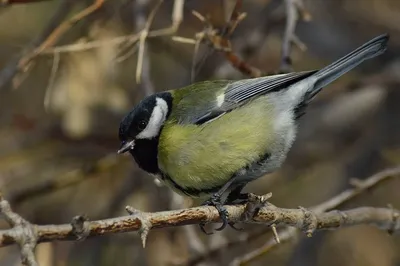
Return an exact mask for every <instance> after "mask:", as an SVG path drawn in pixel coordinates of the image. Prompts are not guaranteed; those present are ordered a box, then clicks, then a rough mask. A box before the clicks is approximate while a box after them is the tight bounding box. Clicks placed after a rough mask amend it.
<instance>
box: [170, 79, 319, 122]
mask: <svg viewBox="0 0 400 266" xmlns="http://www.w3.org/2000/svg"><path fill="white" fill-rule="evenodd" d="M315 72H316V71H304V72H293V73H288V74H281V75H274V76H268V77H262V78H254V79H246V80H239V81H226V83H221V84H219V85H224V87H225V90H222V89H223V88H224V87H222V88H221V87H220V90H216V89H215V87H214V86H212V85H213V84H211V83H209V84H208V85H209V87H208V88H203V89H202V90H196V91H187V92H186V93H185V96H184V97H183V98H182V99H181V100H180V101H179V103H178V104H177V105H176V106H175V110H174V111H173V113H174V114H173V116H175V118H176V119H177V121H178V123H180V124H203V123H206V122H209V121H210V120H212V119H215V118H217V117H218V116H220V115H223V114H224V113H227V112H229V111H231V110H233V109H235V108H238V107H240V106H242V105H243V104H245V103H247V102H248V101H250V100H252V99H254V98H256V97H259V96H261V95H264V94H266V93H269V92H274V91H279V90H281V89H285V88H287V87H288V86H290V85H292V84H293V83H295V82H297V81H300V80H302V79H304V78H307V77H309V76H310V75H312V74H314V73H315ZM188 89H189V88H188ZM189 90H190V89H189ZM213 92H214V93H213ZM203 93H204V95H203ZM218 93H220V95H218Z"/></svg>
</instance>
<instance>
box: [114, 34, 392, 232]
mask: <svg viewBox="0 0 400 266" xmlns="http://www.w3.org/2000/svg"><path fill="white" fill-rule="evenodd" d="M388 41H389V35H388V34H383V35H380V36H377V37H375V38H373V39H371V40H370V41H368V42H366V43H364V44H363V45H361V46H360V47H358V48H357V49H355V50H353V51H352V52H350V53H349V54H347V55H345V56H343V57H342V58H340V59H339V60H337V61H334V62H333V63H331V64H329V65H328V66H326V67H324V68H322V69H319V70H309V71H301V72H291V73H285V74H277V75H271V76H263V77H258V78H247V79H242V80H208V81H201V82H197V83H194V84H191V85H188V86H186V87H183V88H178V89H171V90H164V91H160V92H157V93H154V94H152V95H150V96H147V97H145V98H144V99H142V100H141V101H140V102H139V103H138V104H137V105H136V106H135V107H133V109H132V110H130V111H129V113H127V114H126V115H125V117H124V118H123V119H122V121H121V123H120V126H119V140H120V142H121V146H120V148H119V150H118V151H117V153H118V154H122V153H125V152H129V153H130V154H131V155H132V156H133V158H134V160H135V161H136V163H137V165H138V166H139V167H140V168H141V169H143V170H144V171H146V172H148V173H149V174H151V175H153V176H155V177H157V178H158V179H159V180H160V181H161V182H163V183H164V184H166V185H167V186H168V187H170V188H171V189H172V190H174V191H175V192H177V193H179V194H181V195H184V196H189V197H191V198H201V199H203V198H204V199H205V198H207V200H205V201H204V203H203V204H202V205H208V206H214V207H215V208H216V209H217V210H218V213H219V215H220V218H221V221H222V226H221V227H220V228H218V229H217V230H222V229H223V228H225V227H226V225H227V224H229V225H231V226H232V227H233V224H231V223H229V222H228V213H227V210H226V208H225V207H224V205H226V204H233V203H239V202H246V201H247V200H248V195H249V194H246V193H242V189H243V188H244V187H245V186H246V185H247V184H248V183H249V182H252V181H254V180H256V179H258V178H260V177H262V176H264V175H266V174H269V173H271V172H274V171H276V170H277V169H278V168H280V167H281V165H282V164H283V163H284V161H285V159H286V157H287V154H288V152H289V150H290V148H291V147H292V145H293V143H294V141H295V139H296V133H297V130H298V125H299V121H300V118H301V117H302V116H303V115H304V114H305V112H306V108H307V106H308V104H309V103H310V102H311V100H312V99H314V97H315V96H316V95H317V94H318V93H319V92H320V91H321V90H322V88H324V87H326V86H327V85H328V84H330V83H332V82H333V81H335V80H336V79H338V78H339V77H340V76H342V75H344V74H345V73H347V72H348V71H350V70H352V69H353V68H355V67H356V66H358V65H359V64H361V63H362V62H363V61H365V60H367V59H371V58H374V57H376V56H378V55H381V54H382V53H384V52H385V51H386V49H387V43H388ZM203 226H204V224H202V225H200V227H201V229H202V230H203V232H205V231H204V228H203Z"/></svg>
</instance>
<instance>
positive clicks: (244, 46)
mask: <svg viewBox="0 0 400 266" xmlns="http://www.w3.org/2000/svg"><path fill="white" fill-rule="evenodd" d="M11 2H12V1H11ZM15 2H34V3H27V4H12V5H8V6H4V7H1V8H0V83H1V87H0V113H1V115H0V189H1V191H2V193H3V194H4V197H5V198H6V199H8V200H9V201H10V203H11V204H12V206H13V208H14V210H15V211H16V212H18V213H19V214H21V215H22V216H23V217H25V218H26V219H27V220H29V221H30V222H32V223H37V224H59V223H69V222H70V221H71V218H72V217H73V216H75V215H79V214H84V215H86V216H87V217H88V218H89V219H91V220H95V219H103V218H110V217H115V216H118V215H126V213H125V210H124V207H125V206H126V205H131V206H133V207H135V208H138V209H140V210H143V211H161V210H168V209H177V208H183V207H188V206H191V204H192V203H191V202H190V200H188V199H183V198H181V197H180V196H177V195H175V194H173V193H171V191H169V189H168V188H166V187H163V186H162V185H159V184H157V183H155V182H154V180H153V179H152V178H151V177H150V176H148V175H147V174H145V173H144V172H142V171H141V170H139V169H138V168H137V167H136V165H135V163H134V161H133V159H132V158H130V157H129V156H116V150H117V149H118V147H119V141H118V134H117V132H118V126H119V122H120V120H121V118H122V117H123V115H124V114H125V113H126V112H127V111H128V110H129V109H130V108H132V106H133V105H134V104H135V103H137V102H138V101H139V100H140V99H141V98H142V97H144V96H145V95H147V94H149V93H152V92H155V91H162V90H167V89H173V88H177V87H181V86H185V85H188V84H190V83H192V82H193V80H195V81H201V80H207V79H219V78H230V79H240V78H245V77H246V76H245V75H243V74H241V73H240V72H239V71H238V70H236V69H235V68H234V67H232V66H231V64H230V63H229V61H227V60H226V58H225V56H224V55H223V54H222V53H221V52H218V51H213V49H212V48H210V47H209V46H207V45H205V44H201V45H200V46H199V49H198V52H197V53H194V51H195V45H193V44H188V43H182V42H176V41H173V40H172V39H171V36H182V37H186V38H194V36H195V34H196V33H198V32H201V31H202V30H203V29H204V24H202V23H201V22H200V21H199V20H198V19H197V18H196V17H195V16H193V15H192V10H196V11H198V12H199V13H201V14H203V15H204V16H206V15H209V18H210V21H211V23H212V24H213V25H214V27H215V28H223V27H224V25H226V23H227V21H228V20H229V17H230V13H231V12H232V8H233V5H234V4H235V2H236V0H186V1H184V9H183V21H182V23H181V24H180V26H179V30H178V31H177V32H176V33H171V34H170V35H165V36H160V37H154V38H149V39H148V40H147V41H146V43H145V46H144V50H143V51H144V53H143V55H144V57H143V65H142V71H141V82H140V84H137V80H136V72H137V60H138V50H140V48H139V45H138V43H137V42H136V41H137V38H136V39H135V38H133V37H132V38H125V39H123V40H122V41H121V39H118V37H119V36H126V35H131V36H135V35H134V34H135V33H138V32H139V31H140V30H141V29H143V27H144V26H145V24H146V20H147V17H148V15H149V13H150V12H151V10H153V8H154V7H155V5H156V4H157V2H158V1H151V0H113V1H111V0H108V1H105V2H104V3H103V4H102V5H101V6H98V7H96V10H95V11H94V12H92V13H91V14H89V15H88V16H85V17H83V18H82V19H80V20H79V21H78V22H77V23H75V24H74V25H70V26H72V27H70V28H69V29H68V30H67V31H66V32H65V33H63V34H62V36H60V38H58V40H57V42H55V43H54V44H55V46H54V47H56V48H55V49H52V48H51V47H46V48H45V49H43V50H42V51H40V53H38V55H36V56H35V58H33V59H32V60H31V61H30V63H29V64H27V65H25V66H24V67H23V69H22V70H21V71H17V73H16V75H9V77H10V76H11V77H12V79H7V78H6V76H7V75H8V74H9V73H11V72H12V69H13V67H14V66H15V62H17V61H18V60H19V59H20V58H21V56H22V55H24V54H26V53H27V52H29V51H32V47H37V46H38V45H39V44H40V43H42V42H43V40H44V38H43V35H44V36H47V35H48V34H49V33H50V32H51V30H52V29H53V28H54V27H55V26H57V25H58V24H60V22H61V21H64V20H68V19H70V18H71V17H73V16H74V15H75V14H77V13H78V12H80V11H81V10H83V9H84V8H86V7H88V6H90V5H92V4H93V1H92V0H84V1H78V0H49V1H15ZM35 2H37V3H35ZM288 2H290V1H286V2H285V1H284V0H246V1H243V6H242V8H241V11H242V12H246V13H247V17H246V18H245V19H244V20H243V21H242V22H241V23H240V24H239V25H238V27H237V29H236V30H235V31H234V33H233V34H232V36H231V38H230V40H231V43H232V49H233V50H234V52H235V53H236V54H237V55H238V56H240V57H241V58H242V59H243V60H244V61H245V62H247V63H248V64H250V65H252V66H253V67H255V68H258V69H259V70H261V71H263V72H265V73H277V72H279V70H280V63H281V54H282V53H281V51H282V43H283V35H284V31H285V25H286V14H287V12H286V11H287V6H286V4H287V3H288ZM173 5H174V1H173V0H165V1H164V2H163V3H162V4H161V6H159V9H158V12H157V13H156V15H155V18H154V23H152V26H151V30H153V29H162V28H168V27H169V26H170V25H171V23H172V21H171V18H172V14H173ZM304 6H305V9H306V10H307V12H308V13H309V14H310V15H311V17H312V20H311V21H303V20H301V19H300V20H299V22H298V24H297V28H296V35H297V37H298V38H299V39H300V40H301V41H302V43H304V45H305V46H306V47H307V49H306V50H304V49H303V50H302V49H299V47H298V46H293V49H292V50H291V53H290V54H291V58H292V62H293V70H295V71H302V70H310V69H315V68H319V67H322V66H324V65H325V64H328V63H329V62H331V61H333V60H335V59H337V58H339V57H340V56H342V55H344V54H346V53H347V52H350V51H351V50H352V49H354V48H356V47H357V46H359V45H361V44H362V43H364V42H366V41H368V40H369V39H371V38H373V37H375V36H377V35H379V34H382V33H389V34H390V35H391V40H390V43H389V49H388V51H387V52H386V53H385V54H384V55H382V56H380V57H378V58H376V59H374V60H370V61H368V62H365V63H363V64H362V65H361V66H360V67H358V68H357V69H356V70H354V71H352V72H351V73H348V74H347V75H345V76H344V77H343V78H341V79H340V80H338V81H337V82H335V83H334V84H332V85H330V86H329V87H328V88H326V90H324V91H323V92H322V93H321V94H320V95H319V97H317V98H316V99H315V101H314V102H313V103H312V104H311V105H310V106H309V108H308V112H307V114H306V115H305V116H304V117H303V118H302V120H301V122H302V123H301V126H300V132H299V137H298V139H297V141H296V144H295V146H294V148H293V149H292V151H291V152H290V154H289V158H288V160H287V162H286V163H285V165H284V166H283V167H282V169H281V170H279V171H278V172H276V173H273V174H271V175H268V176H266V177H264V178H262V179H260V180H257V181H256V182H254V183H252V184H250V185H249V186H248V187H247V188H246V190H248V191H251V192H253V193H258V194H265V193H267V192H273V197H272V199H271V202H272V203H273V204H275V205H277V206H279V207H287V208H296V207H297V206H299V205H301V206H304V207H309V206H313V205H317V204H318V203H321V202H324V201H326V200H328V199H329V198H331V197H333V196H334V195H336V194H338V193H340V192H341V191H342V190H344V189H346V188H348V187H349V180H350V179H351V178H359V179H365V178H367V177H369V176H371V175H372V174H374V173H376V172H378V171H381V170H383V169H386V168H389V167H392V166H395V165H398V164H400V119H399V116H400V115H399V114H400V104H399V103H400V90H399V87H400V49H399V48H400V34H399V33H400V15H399V14H400V1H394V0H305V1H304ZM52 24H55V25H52ZM136 37H137V36H136ZM115 39H118V41H110V40H115ZM88 42H90V43H92V44H93V43H94V44H95V45H93V47H91V46H84V44H86V43H88ZM69 44H78V45H77V46H73V47H72V48H74V49H72V48H71V47H70V49H68V46H67V49H64V50H63V47H64V48H65V45H69ZM81 44H83V46H79V45H81ZM57 47H59V48H60V49H59V50H58V51H57ZM82 47H83V48H82ZM193 62H194V63H193ZM192 77H193V78H194V79H193V78H192ZM399 191H400V179H392V180H391V181H388V182H385V183H383V184H381V185H379V186H377V187H374V188H373V189H371V190H369V191H367V192H365V193H363V194H362V195H360V196H358V197H356V198H355V199H354V200H351V201H349V202H347V203H346V204H344V205H342V206H340V208H341V209H348V208H353V207H357V206H383V207H384V206H387V204H389V203H391V204H392V205H393V206H394V207H395V208H397V209H399V208H400V195H399ZM0 227H2V228H6V224H5V223H4V222H3V221H0ZM270 238H271V232H270V230H269V229H268V228H265V227H263V226H261V225H251V226H246V227H245V230H244V231H242V232H236V231H233V230H232V229H226V230H225V231H223V232H222V233H217V234H214V235H211V236H205V235H203V234H201V232H199V229H198V227H197V226H186V227H179V228H169V229H157V230H152V231H151V232H150V235H149V238H148V242H147V246H146V248H145V249H143V248H142V246H141V241H140V238H139V237H138V235H137V234H136V233H125V234H118V235H111V236H105V237H97V238H92V239H87V240H85V241H82V242H54V243H43V244H40V245H38V247H37V250H36V252H37V258H38V261H39V264H40V265H41V266H48V265H49V266H50V265H55V266H61V265H63V266H64V265H102V266H106V265H118V266H124V265H149V266H153V265H155V266H156V265H228V264H229V263H230V262H231V261H233V260H234V259H235V258H237V257H240V256H242V255H244V254H246V253H248V252H250V251H252V250H253V249H255V248H257V247H260V246H261V245H262V244H263V243H265V242H266V241H268V240H269V239H270ZM243 239H247V240H246V241H243ZM210 249H212V250H214V251H213V252H212V253H210V252H209V250H210ZM399 251H400V238H398V237H397V238H396V237H390V236H388V234H387V233H386V232H383V231H380V230H378V229H376V228H374V227H369V226H356V227H351V228H345V229H340V230H336V231H329V232H319V233H317V234H316V235H315V236H314V237H313V238H310V239H309V238H307V239H306V238H305V237H299V238H295V239H293V240H292V241H289V242H288V243H285V244H281V245H279V246H278V247H276V248H275V249H273V250H271V251H270V252H268V253H265V254H264V255H263V256H260V257H258V258H257V259H256V260H253V261H252V262H251V263H249V264H248V265H277V266H279V265H288V266H301V265H307V266H313V265H315V266H317V265H318V266H319V265H328V266H329V265H343V266H347V265H349V266H350V265H352V266H357V265H360V266H361V265H362V266H368V265H371V266H375V265H376V266H378V265H379V266H396V265H397V266H399V265H400V252H399ZM199 256H201V257H202V259H198V260H196V258H198V257H199ZM0 265H4V266H8V265H20V255H19V250H18V247H17V246H10V247H6V248H1V249H0Z"/></svg>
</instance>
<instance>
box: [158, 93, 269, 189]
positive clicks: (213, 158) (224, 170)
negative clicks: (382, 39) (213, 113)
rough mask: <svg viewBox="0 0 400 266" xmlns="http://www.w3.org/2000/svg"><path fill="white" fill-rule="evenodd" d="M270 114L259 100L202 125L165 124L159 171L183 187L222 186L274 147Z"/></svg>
mask: <svg viewBox="0 0 400 266" xmlns="http://www.w3.org/2000/svg"><path fill="white" fill-rule="evenodd" d="M269 112H274V107H273V105H272V104H269V103H268V101H267V99H266V98H265V97H260V98H258V99H255V100H254V101H253V102H252V103H250V104H247V105H245V106H242V107H241V108H237V109H235V110H232V111H231V112H229V113H226V114H224V115H222V116H221V117H219V118H218V119H215V120H213V121H211V122H209V123H205V124H202V125H193V124H184V125H181V124H176V123H175V121H167V122H166V124H165V126H164V128H163V130H162V132H161V135H160V141H159V148H158V163H159V167H160V169H161V171H163V172H164V173H168V175H169V177H170V178H171V179H172V180H173V181H174V182H175V183H177V184H178V185H179V186H181V187H184V188H195V189H208V188H213V187H218V186H222V185H223V184H225V183H226V181H227V180H228V179H229V178H230V177H232V175H233V174H235V173H236V172H237V171H239V170H241V169H242V168H244V167H246V166H248V165H250V164H251V163H254V162H256V161H257V160H259V159H260V158H262V156H264V155H265V154H266V153H267V152H268V149H269V148H270V147H271V145H273V143H274V141H275V140H274V139H271V136H273V135H274V134H271V130H274V125H273V124H272V121H271V120H270V119H268V116H270V117H271V116H272V114H269V115H268V113H269Z"/></svg>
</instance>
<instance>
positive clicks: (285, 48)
mask: <svg viewBox="0 0 400 266" xmlns="http://www.w3.org/2000/svg"><path fill="white" fill-rule="evenodd" d="M285 7H286V26H285V33H284V36H283V41H282V60H281V66H280V71H281V72H290V71H293V69H292V59H291V57H290V53H291V49H292V43H294V44H296V45H297V46H298V47H299V48H300V49H301V50H303V51H304V50H306V49H307V47H306V46H305V44H303V43H302V42H301V41H300V39H299V38H298V37H297V36H296V34H295V30H296V25H297V22H298V20H299V19H302V20H304V21H309V20H311V15H310V13H309V12H308V11H307V10H306V9H305V7H304V3H303V0H285Z"/></svg>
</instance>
